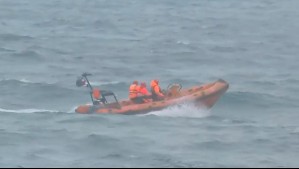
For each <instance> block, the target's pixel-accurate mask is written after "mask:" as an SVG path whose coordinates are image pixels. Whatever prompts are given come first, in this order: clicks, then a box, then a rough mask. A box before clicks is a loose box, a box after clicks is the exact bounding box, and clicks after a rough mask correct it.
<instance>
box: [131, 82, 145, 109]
mask: <svg viewBox="0 0 299 169" xmlns="http://www.w3.org/2000/svg"><path fill="white" fill-rule="evenodd" d="M138 93H139V86H138V81H137V80H135V81H133V83H132V84H131V86H130V88H129V98H130V100H132V101H133V102H134V103H143V99H142V98H140V97H138Z"/></svg>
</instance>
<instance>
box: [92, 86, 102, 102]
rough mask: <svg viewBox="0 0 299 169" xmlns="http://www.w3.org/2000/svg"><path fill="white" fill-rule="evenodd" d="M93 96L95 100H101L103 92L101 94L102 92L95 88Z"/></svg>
mask: <svg viewBox="0 0 299 169" xmlns="http://www.w3.org/2000/svg"><path fill="white" fill-rule="evenodd" d="M92 96H93V97H94V98H95V99H97V100H99V99H100V96H101V92H100V90H99V89H97V88H94V89H93V90H92Z"/></svg>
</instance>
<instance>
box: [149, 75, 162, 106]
mask: <svg viewBox="0 0 299 169" xmlns="http://www.w3.org/2000/svg"><path fill="white" fill-rule="evenodd" d="M151 92H152V99H153V101H159V100H163V99H164V97H165V96H164V94H163V93H162V90H161V88H160V86H159V80H156V79H155V80H152V81H151Z"/></svg>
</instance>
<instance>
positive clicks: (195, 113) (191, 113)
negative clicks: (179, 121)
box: [145, 103, 211, 118]
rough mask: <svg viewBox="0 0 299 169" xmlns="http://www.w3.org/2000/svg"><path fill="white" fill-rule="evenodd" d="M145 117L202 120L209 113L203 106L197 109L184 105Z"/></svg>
mask: <svg viewBox="0 0 299 169" xmlns="http://www.w3.org/2000/svg"><path fill="white" fill-rule="evenodd" d="M145 115H155V116H165V117H191V118H204V117H208V116H210V115H211V112H210V110H208V109H207V108H205V107H203V106H202V107H201V108H198V107H196V106H195V105H193V104H191V103H184V104H180V105H175V106H171V107H168V108H166V109H163V110H160V111H154V112H151V113H148V114H145Z"/></svg>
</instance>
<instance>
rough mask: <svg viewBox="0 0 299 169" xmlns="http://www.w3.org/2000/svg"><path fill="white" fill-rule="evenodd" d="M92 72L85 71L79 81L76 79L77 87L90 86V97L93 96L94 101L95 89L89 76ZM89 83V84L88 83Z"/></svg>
mask: <svg viewBox="0 0 299 169" xmlns="http://www.w3.org/2000/svg"><path fill="white" fill-rule="evenodd" d="M91 75H92V74H91V73H86V72H85V73H83V74H82V75H81V77H78V79H77V81H76V86H77V87H81V86H87V87H89V88H90V98H91V101H92V103H94V99H93V97H92V90H93V87H92V86H91V84H90V82H89V80H88V78H87V76H91ZM86 83H87V84H86Z"/></svg>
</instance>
